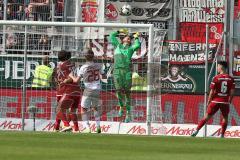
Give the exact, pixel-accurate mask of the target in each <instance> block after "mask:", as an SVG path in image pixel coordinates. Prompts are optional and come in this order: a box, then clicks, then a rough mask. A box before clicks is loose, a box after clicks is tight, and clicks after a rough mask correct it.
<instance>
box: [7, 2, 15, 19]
mask: <svg viewBox="0 0 240 160" xmlns="http://www.w3.org/2000/svg"><path fill="white" fill-rule="evenodd" d="M14 17H15V16H14V12H13V10H12V6H11V5H8V6H7V20H13V19H14Z"/></svg>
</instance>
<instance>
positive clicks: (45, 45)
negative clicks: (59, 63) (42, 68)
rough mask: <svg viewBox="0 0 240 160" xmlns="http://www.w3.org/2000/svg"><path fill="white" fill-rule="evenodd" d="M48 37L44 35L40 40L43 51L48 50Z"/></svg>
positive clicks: (40, 47)
mask: <svg viewBox="0 0 240 160" xmlns="http://www.w3.org/2000/svg"><path fill="white" fill-rule="evenodd" d="M48 42H49V41H48V36H47V35H42V36H41V38H40V40H39V49H41V50H47V49H48V47H49V43H48Z"/></svg>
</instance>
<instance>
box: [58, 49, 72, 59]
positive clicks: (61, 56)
mask: <svg viewBox="0 0 240 160" xmlns="http://www.w3.org/2000/svg"><path fill="white" fill-rule="evenodd" d="M71 57H72V55H71V52H68V51H64V50H62V51H60V52H59V53H58V60H59V61H66V60H69V59H71Z"/></svg>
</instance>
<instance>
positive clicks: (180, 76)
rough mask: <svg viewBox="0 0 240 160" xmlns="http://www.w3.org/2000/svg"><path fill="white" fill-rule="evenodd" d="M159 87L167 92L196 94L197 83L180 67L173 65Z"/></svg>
mask: <svg viewBox="0 0 240 160" xmlns="http://www.w3.org/2000/svg"><path fill="white" fill-rule="evenodd" d="M159 87H161V88H162V89H164V90H166V91H167V90H169V91H173V90H174V91H182V92H195V90H196V83H195V81H194V80H193V79H192V77H190V76H189V75H186V74H185V73H184V72H183V70H182V69H181V68H180V67H178V66H177V65H172V66H171V67H170V69H169V70H168V72H167V73H166V74H165V76H164V77H162V78H161V83H160V86H159Z"/></svg>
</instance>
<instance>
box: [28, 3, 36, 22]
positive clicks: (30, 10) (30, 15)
mask: <svg viewBox="0 0 240 160" xmlns="http://www.w3.org/2000/svg"><path fill="white" fill-rule="evenodd" d="M26 15H27V19H28V20H29V21H36V20H37V16H36V13H34V11H33V6H32V5H29V6H28V8H27V11H26Z"/></svg>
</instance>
